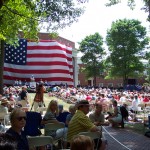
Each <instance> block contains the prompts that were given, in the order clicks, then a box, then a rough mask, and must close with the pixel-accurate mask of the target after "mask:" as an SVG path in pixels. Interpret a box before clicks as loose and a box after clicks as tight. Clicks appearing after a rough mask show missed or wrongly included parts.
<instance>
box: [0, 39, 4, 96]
mask: <svg viewBox="0 0 150 150" xmlns="http://www.w3.org/2000/svg"><path fill="white" fill-rule="evenodd" d="M3 67H4V41H2V40H1V41H0V94H3Z"/></svg>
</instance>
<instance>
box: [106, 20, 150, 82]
mask: <svg viewBox="0 0 150 150" xmlns="http://www.w3.org/2000/svg"><path fill="white" fill-rule="evenodd" d="M146 34H147V32H146V28H145V27H143V26H142V25H141V22H140V21H138V20H134V19H132V20H127V19H123V20H117V21H116V22H113V23H112V25H111V29H109V30H108V31H107V36H106V41H107V45H108V49H109V51H110V56H109V57H108V58H107V60H106V62H105V65H106V66H107V70H108V72H107V73H108V76H107V78H118V77H122V78H123V83H124V85H126V84H127V81H128V78H129V77H134V78H135V77H137V76H139V75H140V74H141V73H143V70H144V66H143V63H142V62H141V61H140V58H141V55H140V54H141V52H142V51H143V50H144V49H145V48H146V46H147V45H148V40H149V39H148V37H147V36H146Z"/></svg>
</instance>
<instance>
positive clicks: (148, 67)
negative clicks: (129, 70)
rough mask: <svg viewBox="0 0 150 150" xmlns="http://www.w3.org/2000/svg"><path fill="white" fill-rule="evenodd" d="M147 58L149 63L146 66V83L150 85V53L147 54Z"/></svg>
mask: <svg viewBox="0 0 150 150" xmlns="http://www.w3.org/2000/svg"><path fill="white" fill-rule="evenodd" d="M145 58H146V60H147V61H148V63H147V65H146V70H147V76H146V81H147V82H148V83H149V84H150V52H147V53H146V55H145Z"/></svg>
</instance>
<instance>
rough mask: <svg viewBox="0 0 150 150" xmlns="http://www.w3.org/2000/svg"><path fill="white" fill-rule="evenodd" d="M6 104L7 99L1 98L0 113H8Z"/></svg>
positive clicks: (7, 102)
mask: <svg viewBox="0 0 150 150" xmlns="http://www.w3.org/2000/svg"><path fill="white" fill-rule="evenodd" d="M8 104H9V101H8V100H7V99H6V98H5V99H2V100H1V105H0V113H4V114H8V111H9V109H8Z"/></svg>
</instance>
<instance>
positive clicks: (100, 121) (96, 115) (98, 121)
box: [89, 103, 109, 126]
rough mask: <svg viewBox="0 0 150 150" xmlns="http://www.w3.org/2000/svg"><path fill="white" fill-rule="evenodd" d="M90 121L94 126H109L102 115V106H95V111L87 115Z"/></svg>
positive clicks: (98, 104) (99, 104)
mask: <svg viewBox="0 0 150 150" xmlns="http://www.w3.org/2000/svg"><path fill="white" fill-rule="evenodd" d="M89 118H90V120H91V121H92V122H93V123H94V124H95V125H96V126H100V125H109V122H105V118H104V114H103V113H102V104H101V103H96V104H95V111H94V112H92V113H91V114H90V115H89Z"/></svg>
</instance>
